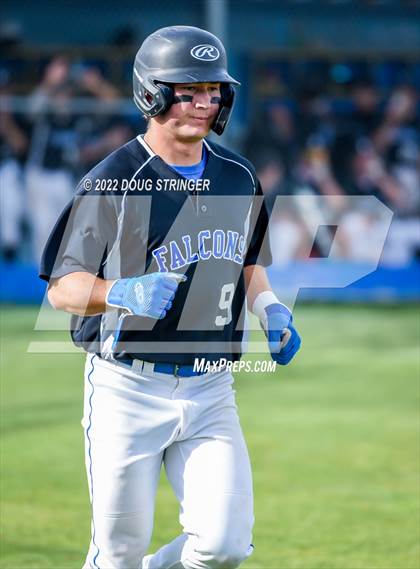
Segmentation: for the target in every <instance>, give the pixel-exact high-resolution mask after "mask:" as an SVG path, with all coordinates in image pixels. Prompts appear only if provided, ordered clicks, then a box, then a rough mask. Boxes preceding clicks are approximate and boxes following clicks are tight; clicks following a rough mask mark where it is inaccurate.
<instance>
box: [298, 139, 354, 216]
mask: <svg viewBox="0 0 420 569" xmlns="http://www.w3.org/2000/svg"><path fill="white" fill-rule="evenodd" d="M295 181H296V185H297V191H298V192H299V193H302V191H305V190H306V191H307V192H308V193H315V194H316V195H319V196H326V197H328V196H334V197H335V199H334V200H329V201H331V204H333V205H334V207H337V205H338V204H340V202H341V203H343V205H344V204H345V201H346V200H345V198H344V196H345V191H344V189H343V188H342V187H341V186H340V184H339V183H338V182H337V180H336V179H335V176H334V173H333V171H332V168H331V158H330V152H329V150H328V148H327V147H326V146H325V145H324V144H322V143H320V142H319V141H318V140H317V139H316V137H312V138H311V139H309V141H308V144H307V147H306V149H305V150H304V151H303V152H302V154H301V156H300V159H299V161H298V163H297V166H296V169H295ZM337 196H341V197H342V198H343V199H342V200H337V199H336V197H337Z"/></svg>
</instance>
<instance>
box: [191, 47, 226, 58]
mask: <svg viewBox="0 0 420 569" xmlns="http://www.w3.org/2000/svg"><path fill="white" fill-rule="evenodd" d="M190 53H191V55H192V56H193V57H195V59H199V60H200V61H216V59H219V57H220V52H219V50H218V49H217V47H215V46H214V45H210V44H208V43H205V44H201V45H196V46H194V47H193V48H192V49H191V51H190Z"/></svg>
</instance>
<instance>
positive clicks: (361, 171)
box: [351, 139, 407, 212]
mask: <svg viewBox="0 0 420 569" xmlns="http://www.w3.org/2000/svg"><path fill="white" fill-rule="evenodd" d="M352 181H353V184H352V187H351V193H352V194H354V195H373V196H376V197H377V198H378V199H380V200H381V201H382V202H384V203H385V204H386V205H388V206H389V207H390V208H391V209H392V211H394V212H395V211H401V210H403V209H404V208H405V207H406V205H407V196H406V194H405V192H404V189H403V188H402V186H401V184H399V183H398V181H397V180H396V179H395V178H394V177H393V176H391V175H390V174H389V173H388V172H387V171H386V169H385V164H384V161H383V160H382V159H381V157H380V156H379V154H378V153H377V152H376V150H375V148H374V146H373V145H372V143H371V142H370V141H369V140H368V139H365V140H360V141H359V142H358V144H357V147H356V152H355V154H354V155H353V160H352Z"/></svg>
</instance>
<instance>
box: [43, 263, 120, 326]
mask: <svg viewBox="0 0 420 569" xmlns="http://www.w3.org/2000/svg"><path fill="white" fill-rule="evenodd" d="M112 283H113V281H105V280H103V279H100V278H98V277H96V276H95V275H92V274H90V273H85V272H76V273H70V274H69V275H65V276H64V277H61V278H59V279H54V280H52V281H51V283H50V286H49V288H48V300H49V301H50V303H51V305H52V306H53V307H54V308H55V309H57V310H64V311H65V312H70V313H71V314H78V315H79V316H93V315H95V314H101V313H102V312H105V310H106V303H105V299H106V295H107V293H108V290H109V289H110V287H111V286H112Z"/></svg>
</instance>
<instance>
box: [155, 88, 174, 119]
mask: <svg viewBox="0 0 420 569" xmlns="http://www.w3.org/2000/svg"><path fill="white" fill-rule="evenodd" d="M157 87H158V89H159V96H160V98H161V100H162V110H161V111H160V113H159V114H163V113H166V112H167V111H169V109H170V108H171V106H172V104H173V102H174V89H173V87H172V86H171V85H165V84H164V83H159V84H158V85H157Z"/></svg>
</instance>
